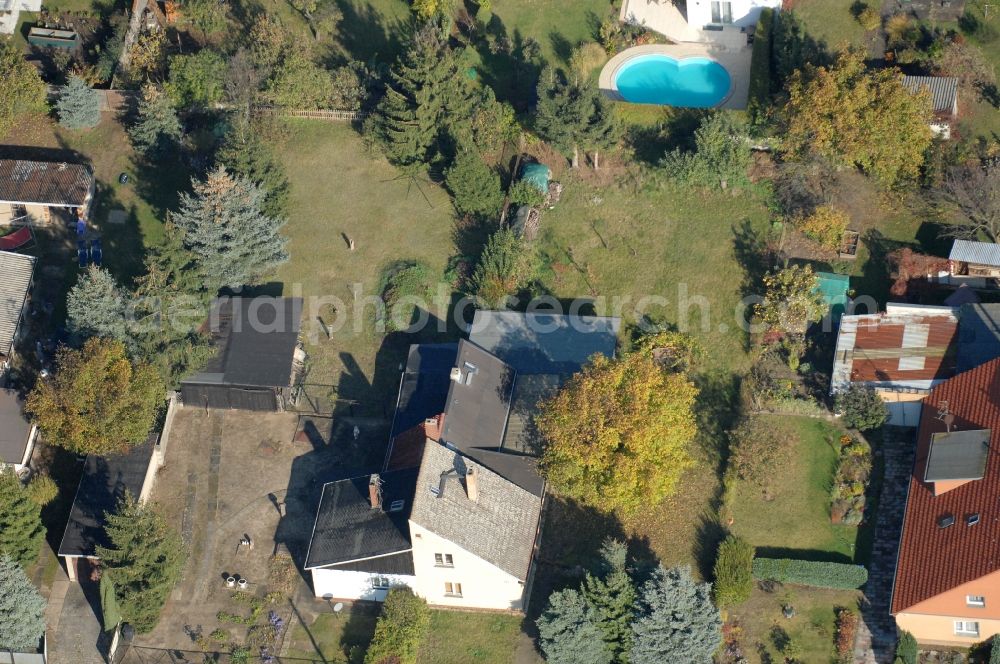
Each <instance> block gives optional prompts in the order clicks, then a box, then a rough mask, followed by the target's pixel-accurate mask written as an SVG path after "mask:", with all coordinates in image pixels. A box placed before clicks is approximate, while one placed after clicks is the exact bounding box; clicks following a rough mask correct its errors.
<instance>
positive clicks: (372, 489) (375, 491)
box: [368, 473, 382, 510]
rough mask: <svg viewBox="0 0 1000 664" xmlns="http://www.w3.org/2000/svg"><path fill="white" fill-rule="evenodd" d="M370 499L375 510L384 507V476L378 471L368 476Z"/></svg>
mask: <svg viewBox="0 0 1000 664" xmlns="http://www.w3.org/2000/svg"><path fill="white" fill-rule="evenodd" d="M368 500H369V501H371V505H372V509H373V510H380V509H382V478H381V477H379V476H378V473H372V476H371V477H369V478H368Z"/></svg>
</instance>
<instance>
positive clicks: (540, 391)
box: [502, 374, 563, 455]
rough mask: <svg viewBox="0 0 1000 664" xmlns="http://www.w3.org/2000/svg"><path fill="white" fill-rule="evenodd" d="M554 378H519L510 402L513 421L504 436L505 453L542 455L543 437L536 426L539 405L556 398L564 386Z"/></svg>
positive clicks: (548, 376) (549, 376)
mask: <svg viewBox="0 0 1000 664" xmlns="http://www.w3.org/2000/svg"><path fill="white" fill-rule="evenodd" d="M562 382H563V381H562V377H561V376H559V375H555V374H533V375H527V376H521V375H518V377H517V380H516V381H515V383H514V395H513V397H512V398H511V405H510V417H509V418H507V431H506V432H505V433H504V436H503V446H502V447H503V449H504V450H507V451H510V452H517V453H520V454H532V455H537V454H540V453H541V449H540V446H541V442H542V436H541V434H540V433H539V431H538V428H537V427H536V426H535V414H536V413H538V404H539V403H541V402H542V401H544V400H545V399H548V398H549V397H551V396H553V395H554V394H555V393H556V392H558V391H559V388H560V387H561V386H562Z"/></svg>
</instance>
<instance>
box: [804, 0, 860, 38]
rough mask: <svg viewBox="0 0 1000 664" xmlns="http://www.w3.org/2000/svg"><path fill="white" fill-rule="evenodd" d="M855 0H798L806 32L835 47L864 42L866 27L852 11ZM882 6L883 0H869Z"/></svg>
mask: <svg viewBox="0 0 1000 664" xmlns="http://www.w3.org/2000/svg"><path fill="white" fill-rule="evenodd" d="M852 4H854V0H796V1H795V3H794V11H795V13H796V14H797V15H798V16H800V17H801V18H802V21H803V23H805V26H806V32H807V33H808V34H809V35H810V36H812V37H814V38H816V39H819V40H822V41H825V42H826V44H827V46H828V47H830V48H831V49H839V48H841V47H842V46H845V45H850V46H863V45H864V44H865V31H864V28H862V27H861V24H860V23H858V22H857V20H855V18H854V15H853V14H851V5H852ZM868 4H869V5H872V6H874V7H876V8H878V6H879V4H880V2H879V0H869V2H868Z"/></svg>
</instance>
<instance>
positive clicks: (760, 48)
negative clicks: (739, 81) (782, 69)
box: [747, 7, 774, 124]
mask: <svg viewBox="0 0 1000 664" xmlns="http://www.w3.org/2000/svg"><path fill="white" fill-rule="evenodd" d="M773 25H774V10H773V9H771V8H770V7H765V8H764V9H763V10H761V12H760V18H759V19H758V20H757V29H756V30H755V31H754V33H753V54H752V55H751V56H750V95H749V101H748V103H747V112H748V113H749V115H750V118H751V119H752V121H753V122H754V123H755V124H757V123H760V122H761V121H762V120H763V119H764V118H763V116H764V114H765V113H766V112H767V109H768V108H769V107H770V106H771V32H772V30H771V28H772V27H773Z"/></svg>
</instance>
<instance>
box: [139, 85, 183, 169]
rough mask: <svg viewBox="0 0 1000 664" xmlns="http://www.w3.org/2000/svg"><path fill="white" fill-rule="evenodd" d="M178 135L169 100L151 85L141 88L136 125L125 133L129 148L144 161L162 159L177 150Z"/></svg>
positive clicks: (175, 116)
mask: <svg viewBox="0 0 1000 664" xmlns="http://www.w3.org/2000/svg"><path fill="white" fill-rule="evenodd" d="M182 133H183V132H182V130H181V122H180V120H178V119H177V112H176V111H175V110H174V107H173V105H172V104H171V103H170V98H169V97H167V95H166V94H164V93H163V92H161V91H160V90H158V89H157V88H156V87H155V86H153V85H152V84H147V85H146V86H144V87H143V89H142V100H141V101H140V102H139V108H138V110H137V113H136V121H135V123H134V124H133V125H132V126H131V127H129V130H128V135H129V138H130V139H131V140H132V146H133V147H135V149H136V150H138V151H139V152H141V153H143V154H144V155H145V156H147V157H150V158H157V157H162V156H163V155H165V154H168V153H169V152H170V151H171V150H173V149H175V148H176V147H177V143H178V141H180V138H181V134H182Z"/></svg>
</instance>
